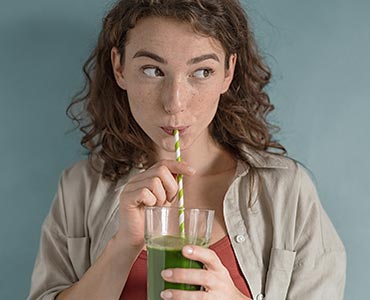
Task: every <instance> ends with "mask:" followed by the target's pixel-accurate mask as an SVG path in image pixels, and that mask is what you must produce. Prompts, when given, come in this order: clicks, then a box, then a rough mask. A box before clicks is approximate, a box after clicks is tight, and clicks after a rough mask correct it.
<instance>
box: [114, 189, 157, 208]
mask: <svg viewBox="0 0 370 300" xmlns="http://www.w3.org/2000/svg"><path fill="white" fill-rule="evenodd" d="M125 199H129V201H123V203H124V204H126V205H127V207H130V206H131V208H133V207H135V208H136V207H138V206H140V205H146V206H154V205H156V204H157V197H156V196H155V195H154V194H153V193H152V192H151V191H150V190H149V189H147V188H142V189H138V190H136V191H132V192H127V193H126V195H125ZM121 203H122V202H121Z"/></svg>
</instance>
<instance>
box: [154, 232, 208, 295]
mask: <svg viewBox="0 0 370 300" xmlns="http://www.w3.org/2000/svg"><path fill="white" fill-rule="evenodd" d="M187 244H189V241H187V239H186V238H182V237H175V236H160V237H154V238H151V239H150V240H149V241H148V242H147V251H148V267H147V269H148V275H147V276H148V277H147V278H148V298H147V299H148V300H162V298H161V297H160V293H161V292H162V291H163V290H165V289H178V290H193V291H194V290H200V286H198V285H190V284H181V283H171V282H166V281H164V280H163V279H162V276H161V272H162V270H164V269H168V268H193V269H202V268H203V264H202V263H200V262H198V261H194V260H190V259H187V258H185V257H184V256H182V253H181V250H182V248H183V247H184V246H185V245H187ZM192 244H194V243H192ZM196 244H197V245H202V246H204V243H202V241H199V240H198V241H197V242H196Z"/></svg>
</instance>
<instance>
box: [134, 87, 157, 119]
mask: <svg viewBox="0 0 370 300" xmlns="http://www.w3.org/2000/svg"><path fill="white" fill-rule="evenodd" d="M128 98H129V103H130V108H131V111H132V113H133V114H134V113H145V114H146V115H148V114H150V113H151V112H155V111H157V108H156V107H157V106H158V101H157V95H156V94H155V93H152V92H150V91H146V90H141V89H140V88H138V89H136V90H135V91H134V92H132V93H128Z"/></svg>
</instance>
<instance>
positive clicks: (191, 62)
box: [186, 53, 220, 65]
mask: <svg viewBox="0 0 370 300" xmlns="http://www.w3.org/2000/svg"><path fill="white" fill-rule="evenodd" d="M207 59H213V60H215V61H217V62H220V59H219V58H218V56H217V55H216V54H215V53H208V54H203V55H201V56H197V57H194V58H192V59H190V60H189V61H188V62H187V63H186V64H187V65H194V64H197V63H200V62H202V61H204V60H207Z"/></svg>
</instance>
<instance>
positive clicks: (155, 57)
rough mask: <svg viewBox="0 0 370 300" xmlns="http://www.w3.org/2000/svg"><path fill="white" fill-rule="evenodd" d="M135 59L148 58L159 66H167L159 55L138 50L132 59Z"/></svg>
mask: <svg viewBox="0 0 370 300" xmlns="http://www.w3.org/2000/svg"><path fill="white" fill-rule="evenodd" d="M137 57H149V58H151V59H153V60H155V61H157V62H159V63H161V64H167V61H166V60H165V59H164V58H163V57H160V56H159V55H157V54H155V53H153V52H150V51H146V50H139V51H138V52H136V53H135V55H134V56H133V58H137Z"/></svg>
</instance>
